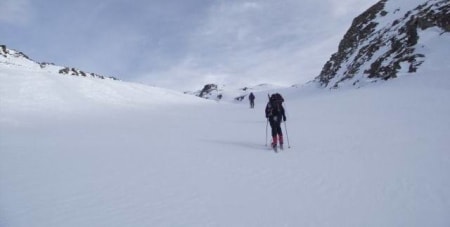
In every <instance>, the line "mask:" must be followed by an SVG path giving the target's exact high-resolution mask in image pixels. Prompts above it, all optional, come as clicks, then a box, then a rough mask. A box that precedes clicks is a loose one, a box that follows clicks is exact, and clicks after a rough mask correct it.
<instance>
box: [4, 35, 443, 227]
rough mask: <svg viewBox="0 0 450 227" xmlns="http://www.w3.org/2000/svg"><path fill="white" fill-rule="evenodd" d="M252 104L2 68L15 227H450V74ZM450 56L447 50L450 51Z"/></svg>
mask: <svg viewBox="0 0 450 227" xmlns="http://www.w3.org/2000/svg"><path fill="white" fill-rule="evenodd" d="M422 37H426V38H427V39H429V40H431V41H433V42H431V43H433V44H435V45H430V46H427V47H426V48H427V50H425V51H427V52H428V53H429V54H427V61H426V62H425V63H424V65H423V66H422V67H421V68H420V71H419V72H418V73H417V74H414V75H411V74H408V76H403V77H400V78H399V79H396V80H393V81H388V82H378V83H373V84H370V85H367V86H365V87H363V88H360V89H338V90H332V91H329V90H322V89H318V88H315V87H314V84H310V85H304V86H300V87H298V88H287V89H280V90H278V91H280V92H281V93H282V94H283V95H284V96H285V99H286V102H285V107H286V110H287V115H288V116H287V117H288V119H287V120H288V121H287V122H286V124H285V125H283V126H287V131H288V137H289V142H290V145H291V148H290V149H286V150H285V151H282V152H280V153H274V152H272V151H271V150H270V149H268V148H267V147H266V146H265V144H266V141H267V140H266V126H267V125H266V120H265V118H264V113H263V109H264V105H265V101H266V95H267V94H266V92H256V93H255V94H256V96H257V97H256V108H255V109H249V108H248V104H247V103H241V104H232V103H226V102H221V103H217V102H215V101H207V100H203V99H200V98H195V97H192V96H189V95H183V94H180V93H176V92H171V91H167V90H164V89H159V88H153V87H147V86H143V85H138V84H132V83H125V82H120V81H112V80H100V79H95V78H82V77H70V76H61V75H59V74H52V73H51V72H49V73H45V72H42V71H39V70H38V71H39V72H38V71H36V70H34V69H32V68H27V67H16V66H14V65H1V64H0V226H2V227H22V226H24V227H25V226H26V227H28V226H34V227H41V226H42V227H49V226H58V227H59V226H64V227H71V226H77V227H78V226H96V227H99V226H105V227H106V226H108V227H111V226H120V227H122V226H374V227H378V226H385V227H386V226H387V227H389V226H392V227H394V226H434V227H447V226H450V216H449V215H448V214H449V213H450V174H449V173H450V152H449V149H448V148H449V147H450V141H449V139H448V138H449V135H450V119H449V118H448V116H450V106H449V105H448V100H450V99H449V98H450V78H449V77H448V74H449V72H450V70H449V68H448V65H445V64H444V65H442V64H441V65H439V66H437V65H435V64H433V63H438V62H445V59H448V53H449V52H448V51H447V49H446V47H447V46H446V45H445V42H444V41H445V39H442V38H441V36H437V35H436V34H434V33H432V32H428V33H426V34H423V35H421V38H422ZM442 42H443V43H442Z"/></svg>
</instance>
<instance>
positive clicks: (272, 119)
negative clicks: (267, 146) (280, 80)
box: [265, 93, 286, 152]
mask: <svg viewBox="0 0 450 227" xmlns="http://www.w3.org/2000/svg"><path fill="white" fill-rule="evenodd" d="M283 102H284V99H283V97H282V96H281V95H280V94H279V93H275V94H272V95H271V96H270V97H269V102H268V103H267V105H266V109H265V112H266V118H267V120H268V121H269V123H270V127H271V128H272V148H273V149H274V150H275V152H277V143H279V144H280V149H283V132H282V131H281V122H282V121H286V114H285V112H284V108H283V105H282V104H283Z"/></svg>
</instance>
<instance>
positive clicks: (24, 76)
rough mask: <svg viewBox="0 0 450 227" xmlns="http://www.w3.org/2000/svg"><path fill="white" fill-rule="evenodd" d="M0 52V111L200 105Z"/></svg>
mask: <svg viewBox="0 0 450 227" xmlns="http://www.w3.org/2000/svg"><path fill="white" fill-rule="evenodd" d="M1 49H2V51H1V55H0V81H1V83H0V108H1V109H2V110H3V111H20V112H23V111H37V112H45V111H57V112H68V111H85V112H90V111H92V110H95V109H101V108H103V107H106V106H109V107H116V108H123V107H150V108H151V107H152V106H154V105H155V104H158V106H164V105H166V104H169V103H171V104H176V103H178V104H183V103H184V104H187V103H202V102H204V101H202V100H201V99H199V98H196V97H192V96H188V95H185V94H182V93H180V92H176V91H171V90H167V89H162V88H156V87H150V86H146V85H142V84H137V83H130V82H124V81H120V80H115V79H112V78H109V77H104V76H100V75H97V74H91V73H85V72H83V71H81V70H75V69H70V70H69V71H67V72H64V73H61V71H65V69H68V68H65V67H60V66H55V65H52V64H46V63H43V64H41V63H36V62H34V61H33V60H31V59H29V58H28V57H27V56H26V55H24V54H23V53H21V52H17V51H14V50H8V49H6V48H4V47H3V48H1ZM72 70H73V71H72ZM66 73H69V75H71V76H67V75H65V74H66ZM82 75H84V76H82Z"/></svg>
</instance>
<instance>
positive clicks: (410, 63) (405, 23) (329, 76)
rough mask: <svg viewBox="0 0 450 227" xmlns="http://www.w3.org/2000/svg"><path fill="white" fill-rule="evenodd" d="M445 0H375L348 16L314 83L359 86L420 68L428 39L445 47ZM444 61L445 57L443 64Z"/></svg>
mask: <svg viewBox="0 0 450 227" xmlns="http://www.w3.org/2000/svg"><path fill="white" fill-rule="evenodd" d="M449 32H450V1H448V0H381V1H379V2H378V3H376V4H375V5H373V6H372V7H371V8H369V9H368V10H367V11H366V12H364V13H363V14H361V15H360V16H358V17H357V18H355V19H354V21H353V23H352V25H351V27H350V29H349V30H348V31H347V33H346V34H345V35H344V37H343V39H342V41H341V42H340V44H339V49H338V51H337V52H336V53H334V54H333V55H332V56H331V58H330V60H329V61H328V62H327V63H326V64H325V65H324V67H323V69H322V72H321V73H320V75H319V76H318V77H316V79H315V81H316V82H318V83H320V84H321V85H322V86H323V87H328V88H337V87H342V86H346V85H350V86H357V87H359V86H362V85H364V84H366V83H370V82H375V81H379V80H388V79H391V78H396V77H399V76H401V74H402V75H405V74H412V73H415V72H417V71H418V70H420V67H421V65H422V64H423V63H424V62H425V61H429V59H428V56H427V53H426V51H427V49H428V47H429V46H430V45H433V43H431V42H429V40H427V39H424V36H422V34H428V33H434V36H435V37H436V38H435V39H433V40H434V41H436V40H437V41H438V42H439V43H442V48H445V49H448V46H449V45H448V44H449V43H450V39H449V35H448V34H449ZM445 63H446V64H447V65H448V64H450V62H449V61H447V62H445Z"/></svg>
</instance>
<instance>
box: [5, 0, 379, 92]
mask: <svg viewBox="0 0 450 227" xmlns="http://www.w3.org/2000/svg"><path fill="white" fill-rule="evenodd" d="M376 2H377V1H376V0H323V1H316V0H210V1H207V0H177V1H176V0H103V1H91V0H77V1H72V0H70V1H69V0H0V34H1V36H0V37H1V40H0V43H1V44H5V45H7V46H8V47H9V48H12V49H16V50H19V51H22V52H24V53H25V54H27V55H29V56H30V57H31V58H32V59H34V60H36V61H38V62H53V63H55V64H57V65H63V66H70V67H75V68H79V69H82V70H86V71H89V72H94V73H99V74H103V75H106V76H115V77H118V78H119V79H122V80H125V81H133V82H141V83H146V84H150V85H155V86H160V87H167V88H172V89H176V90H194V89H199V88H201V87H202V86H203V84H205V83H218V84H227V85H230V86H233V85H235V86H242V85H244V86H252V85H256V84H259V83H275V84H279V85H292V84H297V83H304V82H306V81H309V80H311V79H313V78H314V77H315V76H317V75H318V74H319V73H320V70H321V67H322V66H323V64H324V63H325V62H326V61H327V60H328V58H329V57H330V55H331V54H332V53H333V52H335V51H336V50H337V46H338V42H339V41H340V39H341V37H342V36H343V34H344V33H345V31H346V30H347V29H348V28H349V26H350V24H351V21H352V19H353V18H354V17H356V16H357V15H359V14H360V13H362V12H363V11H364V10H365V9H367V8H368V7H370V6H371V5H373V4H374V3H376Z"/></svg>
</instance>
